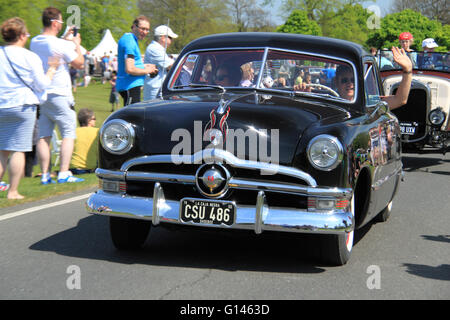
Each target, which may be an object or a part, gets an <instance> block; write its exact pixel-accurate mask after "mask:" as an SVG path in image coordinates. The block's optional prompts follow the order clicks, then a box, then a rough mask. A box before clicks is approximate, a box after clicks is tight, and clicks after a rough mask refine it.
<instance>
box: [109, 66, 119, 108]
mask: <svg viewBox="0 0 450 320" xmlns="http://www.w3.org/2000/svg"><path fill="white" fill-rule="evenodd" d="M116 81H117V72H116V71H113V72H112V76H111V80H109V83H111V93H110V94H109V103H111V112H113V111H114V106H116V109H117V108H119V93H118V92H117V90H116Z"/></svg>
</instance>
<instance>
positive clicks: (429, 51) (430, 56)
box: [370, 32, 450, 70]
mask: <svg viewBox="0 0 450 320" xmlns="http://www.w3.org/2000/svg"><path fill="white" fill-rule="evenodd" d="M398 41H399V42H400V45H401V48H402V49H403V50H405V52H406V54H407V55H408V57H409V58H410V60H411V62H412V64H413V68H418V69H426V70H448V68H449V63H448V61H449V58H450V54H449V53H447V54H445V55H442V54H434V52H435V49H436V48H437V47H439V45H438V44H437V43H436V40H434V39H433V38H426V39H424V40H423V41H422V45H421V51H419V52H417V51H414V50H413V49H412V45H413V44H414V37H413V35H412V34H411V33H410V32H402V33H400V35H399V37H398ZM370 51H371V53H372V55H373V56H377V58H379V59H380V61H379V66H380V70H390V69H397V67H398V66H397V65H396V63H395V61H394V59H393V56H392V54H391V53H390V52H389V51H388V50H387V49H384V50H380V51H379V50H377V49H376V48H371V49H370Z"/></svg>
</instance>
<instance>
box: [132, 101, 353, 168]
mask: <svg viewBox="0 0 450 320" xmlns="http://www.w3.org/2000/svg"><path fill="white" fill-rule="evenodd" d="M347 116H348V113H347V111H346V110H344V109H342V108H339V107H335V106H333V105H330V104H327V103H323V102H321V103H318V102H317V101H305V100H304V99H303V100H302V99H299V98H292V97H290V96H281V95H265V94H258V93H255V92H252V93H248V92H246V93H242V94H236V93H226V94H224V95H220V94H216V93H214V94H211V93H205V94H200V95H199V94H198V92H197V93H196V94H195V95H194V94H184V95H172V96H169V97H166V98H165V99H164V100H155V101H151V102H148V105H147V106H146V107H145V126H144V128H145V129H144V139H142V140H140V141H138V144H139V146H140V149H141V151H142V152H143V153H144V154H172V155H192V154H194V153H195V152H197V151H200V150H202V149H204V148H206V147H208V146H209V147H212V146H214V145H213V143H212V142H214V138H217V137H220V136H222V140H220V139H219V140H216V141H225V143H224V144H223V146H220V145H219V147H220V148H222V149H225V150H227V151H229V152H232V153H233V154H234V155H235V156H237V157H238V158H241V159H246V160H255V161H264V162H272V163H278V164H281V165H289V164H291V163H292V160H293V157H294V155H295V150H296V148H297V145H298V143H299V140H300V138H301V137H302V135H303V133H304V131H305V130H306V129H307V128H308V127H309V126H310V125H311V124H313V123H315V122H318V121H324V120H325V119H327V120H328V122H329V121H330V120H333V121H332V122H334V121H341V120H342V119H345V118H346V117H347ZM211 129H214V131H208V130H211Z"/></svg>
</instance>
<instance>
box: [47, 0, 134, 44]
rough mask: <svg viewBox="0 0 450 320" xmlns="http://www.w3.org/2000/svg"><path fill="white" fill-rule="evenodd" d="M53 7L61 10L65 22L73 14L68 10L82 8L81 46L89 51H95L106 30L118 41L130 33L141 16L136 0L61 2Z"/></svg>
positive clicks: (71, 0)
mask: <svg viewBox="0 0 450 320" xmlns="http://www.w3.org/2000/svg"><path fill="white" fill-rule="evenodd" d="M53 5H54V6H55V7H56V8H58V9H59V10H61V12H62V13H63V19H64V21H66V22H68V19H69V18H70V17H71V16H72V14H73V13H70V12H69V13H68V12H67V8H69V6H71V5H76V6H78V7H79V8H80V14H81V18H80V34H81V39H82V40H81V45H82V46H83V47H84V48H86V49H87V50H91V49H93V48H94V47H95V46H96V45H97V44H98V43H99V42H100V40H101V39H102V37H103V34H104V32H105V30H106V29H110V30H111V33H112V35H113V37H114V39H115V40H116V41H118V40H119V39H120V37H121V36H122V35H123V34H124V33H125V32H129V31H130V27H131V24H132V23H133V20H134V19H135V18H136V16H138V15H139V12H138V10H137V3H136V0H98V1H89V0H66V1H64V0H59V1H53Z"/></svg>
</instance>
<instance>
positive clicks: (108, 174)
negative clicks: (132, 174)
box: [95, 168, 126, 181]
mask: <svg viewBox="0 0 450 320" xmlns="http://www.w3.org/2000/svg"><path fill="white" fill-rule="evenodd" d="M95 174H96V175H97V177H98V178H102V179H109V180H120V181H125V175H126V172H123V171H113V170H105V169H100V168H97V169H95Z"/></svg>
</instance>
